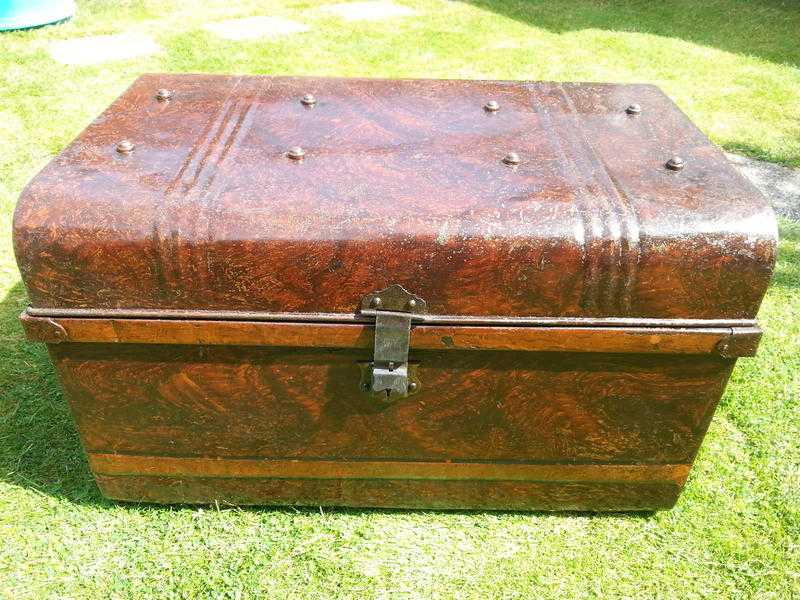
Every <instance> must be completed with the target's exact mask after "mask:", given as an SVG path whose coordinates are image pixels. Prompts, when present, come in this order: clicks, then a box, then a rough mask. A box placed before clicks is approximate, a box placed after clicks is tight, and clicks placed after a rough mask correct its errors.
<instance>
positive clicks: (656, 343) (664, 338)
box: [21, 313, 761, 358]
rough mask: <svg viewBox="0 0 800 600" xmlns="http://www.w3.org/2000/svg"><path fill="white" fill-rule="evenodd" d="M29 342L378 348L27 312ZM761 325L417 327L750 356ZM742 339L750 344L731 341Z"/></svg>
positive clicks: (598, 348)
mask: <svg viewBox="0 0 800 600" xmlns="http://www.w3.org/2000/svg"><path fill="white" fill-rule="evenodd" d="M21 320H22V323H23V325H24V327H25V330H26V332H27V334H28V337H29V339H32V340H36V341H44V342H51V343H53V342H55V343H60V342H67V341H69V342H84V343H108V342H114V343H126V344H184V345H186V344H189V345H235V346H285V347H293V346H297V347H304V348H364V349H367V348H372V346H373V343H374V337H375V336H374V329H375V328H374V326H372V325H366V324H361V323H350V324H342V323H297V322H294V323H293V322H283V323H281V322H273V323H270V322H253V321H250V322H248V321H201V320H166V319H78V318H58V319H51V318H45V317H31V316H30V315H27V314H24V313H23V315H22V316H21ZM760 335H761V332H760V330H758V329H757V328H730V327H728V328H725V327H708V328H666V327H661V328H657V327H520V326H517V327H500V326H497V327H491V326H452V325H451V326H446V325H418V326H415V327H414V328H413V329H412V331H411V346H412V348H414V349H417V350H527V351H535V352H615V353H671V354H708V353H713V352H717V353H719V351H720V347H721V344H725V354H724V356H725V357H726V358H733V357H736V356H752V355H753V354H754V353H755V348H756V347H757V345H758V339H759V338H760ZM740 336H745V337H746V342H745V343H741V342H738V341H737V342H736V343H732V340H738V338H739V337H740Z"/></svg>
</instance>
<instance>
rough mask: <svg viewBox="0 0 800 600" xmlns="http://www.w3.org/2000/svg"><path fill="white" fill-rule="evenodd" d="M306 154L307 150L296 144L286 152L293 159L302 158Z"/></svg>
mask: <svg viewBox="0 0 800 600" xmlns="http://www.w3.org/2000/svg"><path fill="white" fill-rule="evenodd" d="M305 155H306V151H305V150H303V149H302V148H301V147H300V146H295V147H294V148H289V151H288V152H287V153H286V156H288V157H289V158H291V159H292V160H302V158H303V157H304V156H305Z"/></svg>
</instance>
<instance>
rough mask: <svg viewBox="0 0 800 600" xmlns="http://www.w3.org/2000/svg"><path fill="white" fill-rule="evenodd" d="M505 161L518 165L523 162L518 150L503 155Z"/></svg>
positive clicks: (508, 163)
mask: <svg viewBox="0 0 800 600" xmlns="http://www.w3.org/2000/svg"><path fill="white" fill-rule="evenodd" d="M503 162H504V163H506V164H507V165H518V164H519V163H521V162H522V159H521V158H520V157H519V154H517V153H516V152H509V153H508V154H506V155H505V156H504V157H503Z"/></svg>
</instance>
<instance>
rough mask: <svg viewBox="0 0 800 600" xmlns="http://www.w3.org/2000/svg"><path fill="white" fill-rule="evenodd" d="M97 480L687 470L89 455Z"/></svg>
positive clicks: (494, 477) (615, 474) (602, 477)
mask: <svg viewBox="0 0 800 600" xmlns="http://www.w3.org/2000/svg"><path fill="white" fill-rule="evenodd" d="M89 464H90V465H91V467H92V470H93V471H94V472H95V473H98V474H100V475H141V474H147V475H156V476H166V477H202V478H210V477H229V478H233V477H243V478H252V477H256V478H258V477H277V478H280V479H441V480H448V481H456V480H482V481H595V482H597V481H604V482H620V481H650V482H654V481H661V482H663V481H671V482H673V483H675V484H677V485H683V484H684V482H685V481H686V476H687V475H688V474H689V465H602V464H600V465H569V464H520V463H497V462H493V463H475V462H473V463H466V462H452V461H449V462H419V461H402V462H400V461H369V460H358V461H331V460H297V459H292V460H286V459H283V460H281V459H253V458H249V459H231V458H227V459H220V458H182V457H173V456H131V455H125V454H90V455H89Z"/></svg>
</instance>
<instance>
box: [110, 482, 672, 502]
mask: <svg viewBox="0 0 800 600" xmlns="http://www.w3.org/2000/svg"><path fill="white" fill-rule="evenodd" d="M97 483H98V485H99V486H100V489H101V490H102V492H103V494H105V495H106V496H108V497H109V498H114V499H117V500H132V501H137V502H156V503H162V504H173V503H199V504H207V503H213V502H215V501H217V502H219V503H220V504H222V505H223V506H224V505H226V504H267V505H269V504H273V505H296V506H351V507H375V508H421V509H481V510H578V511H637V510H657V509H664V508H671V507H672V506H673V505H674V504H675V501H676V500H677V498H678V494H679V493H680V490H681V488H680V486H677V485H675V484H673V483H650V482H645V483H605V482H604V483H597V482H593V483H580V482H578V483H571V482H544V483H542V482H518V481H513V482H508V481H490V482H487V481H420V480H385V479H384V480H363V479H355V480H354V479H328V480H320V479H316V480H314V479H311V480H309V479H305V480H303V479H295V480H286V479H223V478H216V477H215V478H179V477H147V476H108V475H98V476H97Z"/></svg>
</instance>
